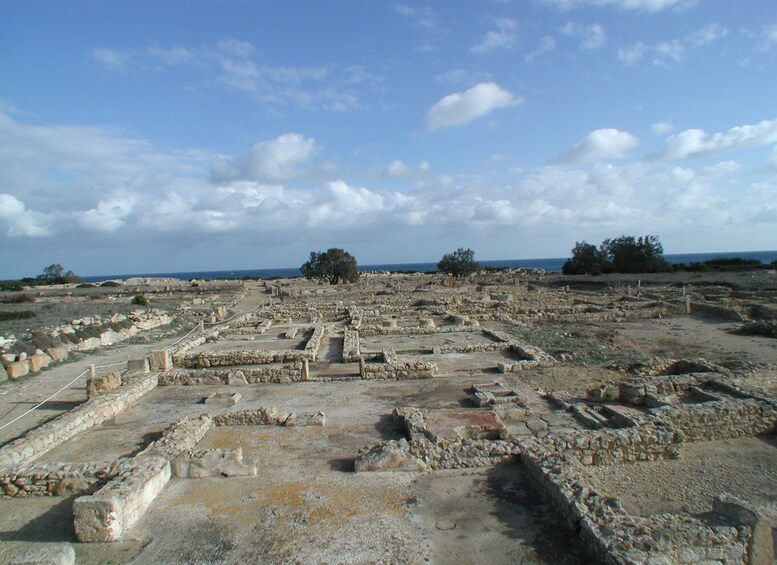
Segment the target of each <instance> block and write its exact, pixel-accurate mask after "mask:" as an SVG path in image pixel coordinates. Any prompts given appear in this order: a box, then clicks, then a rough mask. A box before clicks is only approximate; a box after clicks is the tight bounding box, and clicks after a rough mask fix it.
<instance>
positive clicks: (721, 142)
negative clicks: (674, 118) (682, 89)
mask: <svg viewBox="0 0 777 565" xmlns="http://www.w3.org/2000/svg"><path fill="white" fill-rule="evenodd" d="M770 143H777V119H775V120H764V121H762V122H759V123H757V124H753V125H744V126H736V127H733V128H731V129H730V130H728V131H727V132H723V133H715V134H712V135H710V134H708V133H707V132H705V131H704V130H700V129H687V130H685V131H681V132H680V133H678V134H676V135H673V136H671V137H670V138H669V139H667V140H666V144H665V145H664V148H663V150H662V151H661V152H660V153H659V154H658V155H657V157H660V158H664V159H683V158H686V157H705V156H708V155H715V154H718V153H722V152H724V151H733V150H737V149H743V148H747V147H757V146H760V145H766V144H770Z"/></svg>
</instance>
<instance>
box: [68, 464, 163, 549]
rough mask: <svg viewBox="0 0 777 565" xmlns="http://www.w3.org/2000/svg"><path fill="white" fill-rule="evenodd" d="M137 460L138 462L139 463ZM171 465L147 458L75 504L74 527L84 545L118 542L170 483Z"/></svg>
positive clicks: (77, 500) (78, 499)
mask: <svg viewBox="0 0 777 565" xmlns="http://www.w3.org/2000/svg"><path fill="white" fill-rule="evenodd" d="M137 459H138V458H136V461H137ZM170 476H171V471H170V462H169V461H168V460H167V459H164V458H161V457H148V458H143V459H142V460H141V461H137V464H136V465H135V466H134V467H133V468H132V469H130V470H129V471H128V472H127V473H125V474H124V475H121V476H119V477H116V478H115V479H113V480H112V481H110V482H109V483H108V484H107V485H105V486H104V487H103V488H102V489H101V490H100V491H98V492H97V493H95V494H92V495H89V496H82V497H80V498H77V499H76V500H75V501H74V502H73V516H74V520H73V526H74V528H75V533H76V537H77V538H78V540H79V541H82V542H106V541H118V540H119V539H121V536H122V535H123V534H124V532H125V531H126V530H127V529H128V528H130V527H131V526H132V525H133V524H134V523H135V522H136V521H137V519H138V518H140V517H141V516H142V515H143V514H144V513H145V512H146V510H147V509H148V506H149V504H151V502H152V501H153V500H154V499H155V498H156V497H157V495H159V493H160V492H161V491H162V488H164V486H165V484H167V481H169V480H170Z"/></svg>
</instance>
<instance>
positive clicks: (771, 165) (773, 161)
mask: <svg viewBox="0 0 777 565" xmlns="http://www.w3.org/2000/svg"><path fill="white" fill-rule="evenodd" d="M764 169H766V170H767V171H769V172H774V173H777V146H775V147H774V149H773V150H772V154H771V155H770V156H769V158H768V159H767V160H766V165H765V166H764Z"/></svg>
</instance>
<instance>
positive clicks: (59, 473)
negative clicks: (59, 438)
mask: <svg viewBox="0 0 777 565" xmlns="http://www.w3.org/2000/svg"><path fill="white" fill-rule="evenodd" d="M121 468H122V466H121V464H120V463H119V462H118V461H111V462H107V463H83V464H81V465H71V464H69V463H55V464H49V465H26V466H22V467H17V468H14V469H6V470H2V471H0V496H14V497H19V498H21V497H27V496H71V495H74V494H89V493H92V492H94V491H96V490H97V489H98V488H100V487H101V486H103V485H104V484H106V483H107V482H108V481H110V480H111V479H113V478H114V477H116V476H118V475H119V473H120V472H121Z"/></svg>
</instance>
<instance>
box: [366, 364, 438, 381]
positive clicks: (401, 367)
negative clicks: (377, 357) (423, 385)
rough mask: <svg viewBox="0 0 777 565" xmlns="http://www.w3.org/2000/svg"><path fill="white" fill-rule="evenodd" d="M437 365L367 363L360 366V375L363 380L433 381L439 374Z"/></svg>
mask: <svg viewBox="0 0 777 565" xmlns="http://www.w3.org/2000/svg"><path fill="white" fill-rule="evenodd" d="M437 370H438V369H437V365H436V364H435V363H425V362H423V361H415V362H413V361H409V362H406V363H365V362H361V363H360V364H359V374H360V375H361V378H363V379H373V380H407V379H431V378H434V376H435V375H436V374H437Z"/></svg>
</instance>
